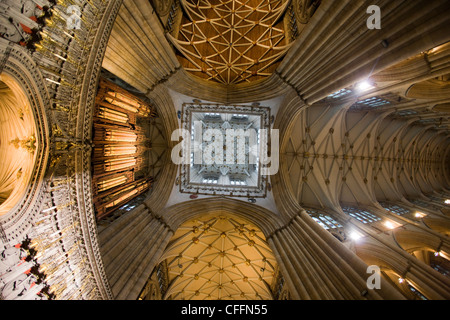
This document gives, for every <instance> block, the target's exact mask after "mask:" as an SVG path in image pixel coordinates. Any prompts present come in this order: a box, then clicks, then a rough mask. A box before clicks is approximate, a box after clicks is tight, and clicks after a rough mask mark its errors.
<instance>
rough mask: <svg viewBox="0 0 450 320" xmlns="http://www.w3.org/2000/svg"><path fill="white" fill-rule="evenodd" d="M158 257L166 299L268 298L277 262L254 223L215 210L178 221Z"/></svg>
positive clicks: (269, 297)
mask: <svg viewBox="0 0 450 320" xmlns="http://www.w3.org/2000/svg"><path fill="white" fill-rule="evenodd" d="M161 260H165V262H166V266H167V272H168V282H169V284H170V285H169V287H168V289H167V292H166V294H165V297H164V298H165V299H174V300H181V299H185V300H190V299H192V300H221V299H223V300H233V299H236V300H247V299H248V300H261V299H262V300H269V299H272V298H273V295H272V291H271V285H272V284H273V282H274V279H275V280H276V278H275V275H276V271H277V263H276V261H275V258H274V256H273V254H272V251H271V249H270V248H269V246H268V244H267V243H266V240H265V237H264V235H263V234H262V232H261V230H259V229H258V228H257V227H256V226H254V225H252V224H250V223H248V222H246V221H243V220H242V219H239V218H233V217H230V216H221V215H218V214H215V215H211V216H209V217H204V218H202V219H198V220H192V221H189V222H186V223H184V224H183V225H182V226H180V227H179V228H178V230H177V232H176V233H175V235H174V236H173V238H172V240H171V242H170V243H169V245H168V248H167V249H166V252H165V254H164V255H163V257H162V259H161Z"/></svg>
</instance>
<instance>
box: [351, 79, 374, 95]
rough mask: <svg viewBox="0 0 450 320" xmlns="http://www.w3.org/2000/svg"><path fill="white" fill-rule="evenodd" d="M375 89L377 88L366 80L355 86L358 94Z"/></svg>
mask: <svg viewBox="0 0 450 320" xmlns="http://www.w3.org/2000/svg"><path fill="white" fill-rule="evenodd" d="M373 88H375V86H374V85H373V83H372V82H371V81H370V80H364V81H361V82H358V83H357V84H356V86H355V89H356V90H357V91H358V92H365V91H368V90H370V89H373Z"/></svg>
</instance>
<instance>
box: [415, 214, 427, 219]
mask: <svg viewBox="0 0 450 320" xmlns="http://www.w3.org/2000/svg"><path fill="white" fill-rule="evenodd" d="M415 216H416V218H419V219H422V218H424V217H426V216H427V215H426V214H425V213H423V212H416V214H415Z"/></svg>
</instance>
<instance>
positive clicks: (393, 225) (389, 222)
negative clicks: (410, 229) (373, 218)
mask: <svg viewBox="0 0 450 320" xmlns="http://www.w3.org/2000/svg"><path fill="white" fill-rule="evenodd" d="M384 225H385V226H386V228H388V229H391V230H393V229H395V228H397V227H398V225H396V224H394V223H392V222H391V221H386V222H385V223H384Z"/></svg>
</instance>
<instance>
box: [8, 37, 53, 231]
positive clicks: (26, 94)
mask: <svg viewBox="0 0 450 320" xmlns="http://www.w3.org/2000/svg"><path fill="white" fill-rule="evenodd" d="M0 55H1V56H3V61H4V64H3V65H0V77H1V80H2V81H3V82H4V83H5V84H6V86H7V87H9V88H10V90H11V92H12V94H13V96H15V99H16V100H15V101H16V102H17V103H19V104H24V110H23V111H24V112H28V113H29V114H27V115H25V114H23V115H22V114H19V113H20V110H19V108H17V109H16V108H13V109H15V110H13V111H12V112H18V114H17V118H19V119H21V118H22V119H23V120H19V121H21V122H22V123H25V122H27V124H25V125H26V126H32V127H33V129H31V128H29V129H31V131H30V133H31V132H32V136H30V137H12V136H11V140H15V141H5V142H6V143H13V144H16V145H18V147H19V148H20V147H22V146H23V147H25V148H28V150H30V152H31V153H32V154H33V155H32V157H31V158H30V159H29V160H27V162H28V165H26V167H27V168H26V169H25V167H24V169H23V170H22V171H21V172H20V169H19V168H17V169H19V174H23V175H27V176H28V177H27V178H26V180H27V181H26V182H25V181H23V182H24V184H25V185H24V186H22V187H21V188H20V191H19V194H17V195H16V196H15V198H16V199H15V201H14V202H13V203H10V205H9V206H8V207H7V208H5V210H2V212H1V213H0V222H1V224H2V228H3V229H4V231H5V233H6V235H7V236H8V237H11V239H18V238H19V239H20V238H21V237H22V236H23V234H22V233H26V232H27V231H28V230H29V229H30V228H31V222H32V219H33V218H34V217H35V215H36V214H37V210H38V207H39V206H40V201H41V200H40V199H42V192H41V190H40V189H41V186H42V183H43V179H44V174H45V170H46V168H47V162H48V158H49V151H50V145H49V137H50V134H49V132H50V129H49V124H48V123H49V118H50V117H51V114H50V113H49V111H48V109H47V106H48V105H49V97H48V92H47V90H46V87H45V84H44V79H43V78H42V76H41V74H40V72H39V71H38V67H37V66H36V64H35V62H34V61H33V60H32V59H31V57H30V56H29V55H28V53H27V52H26V51H25V50H24V49H23V48H21V47H19V46H17V45H14V44H12V43H8V41H5V40H4V39H1V38H0ZM26 110H28V111H26ZM9 120H11V121H12V119H9ZM9 120H7V121H9ZM13 131H14V130H13ZM25 131H27V130H25ZM25 131H24V132H25ZM15 133H17V134H18V133H19V132H15ZM7 138H9V137H7ZM16 138H17V139H16ZM23 138H25V139H24V140H25V141H23V140H22V139H23ZM20 140H22V141H20ZM4 160H6V158H4ZM10 160H11V159H10ZM14 174H17V173H14ZM12 227H14V229H15V230H14V231H12V230H9V228H12Z"/></svg>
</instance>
